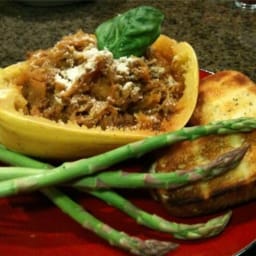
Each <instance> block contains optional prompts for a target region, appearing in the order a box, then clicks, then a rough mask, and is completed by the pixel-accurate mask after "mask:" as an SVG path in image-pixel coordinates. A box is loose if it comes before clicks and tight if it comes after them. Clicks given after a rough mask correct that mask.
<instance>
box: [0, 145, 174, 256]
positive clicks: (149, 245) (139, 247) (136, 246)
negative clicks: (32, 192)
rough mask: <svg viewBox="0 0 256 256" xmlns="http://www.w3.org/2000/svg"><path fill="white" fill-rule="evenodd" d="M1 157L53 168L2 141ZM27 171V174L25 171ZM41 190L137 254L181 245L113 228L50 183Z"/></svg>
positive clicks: (151, 254) (89, 226)
mask: <svg viewBox="0 0 256 256" xmlns="http://www.w3.org/2000/svg"><path fill="white" fill-rule="evenodd" d="M0 161H2V162H5V163H8V164H13V165H16V166H19V165H21V166H27V167H34V168H43V169H50V168H53V166H51V165H49V164H47V163H43V162H40V161H37V160H34V159H32V158H29V157H27V156H24V155H22V154H19V153H15V152H12V151H10V150H8V149H6V148H5V147H4V146H2V145H0ZM3 169H5V168H3ZM26 170H27V169H26ZM9 171H10V170H9ZM21 172H22V168H21ZM34 173H35V170H34V169H33V174H34ZM6 174H7V173H6ZM16 174H17V173H16ZM23 174H24V175H25V173H23ZM7 175H8V174H7ZM26 175H29V173H27V174H26ZM12 177H13V176H12ZM40 191H41V192H42V193H43V194H44V195H45V196H46V197H48V198H49V199H50V200H51V201H52V202H53V203H54V204H55V205H56V206H58V207H59V208H60V209H61V210H62V211H63V212H64V213H66V214H67V215H69V216H70V217H71V218H72V219H74V220H75V221H77V222H78V223H79V224H81V225H82V227H84V228H86V229H88V230H90V231H92V232H94V233H96V234H97V235H98V236H100V237H101V238H103V239H105V240H106V241H108V242H109V243H110V244H111V245H113V246H117V247H119V248H121V249H124V250H127V251H129V252H131V253H133V254H135V255H148V256H158V255H164V254H166V253H167V252H169V251H171V250H174V249H175V248H176V247H177V246H178V245H177V244H176V243H172V242H169V241H168V242H167V241H159V240H152V239H149V240H141V239H139V238H136V237H131V236H129V235H127V234H126V233H124V232H119V231H117V230H115V229H113V228H111V227H110V226H108V225H106V224H104V223H102V222H101V221H100V220H98V219H96V218H95V217H94V216H92V215H91V214H90V213H88V212H87V211H86V210H85V209H83V208H82V207H81V206H80V205H79V204H77V203H76V202H74V201H73V200H72V199H71V198H69V197H68V196H67V195H65V194H64V193H63V192H61V191H60V190H58V189H56V188H54V187H49V188H42V189H41V190H40Z"/></svg>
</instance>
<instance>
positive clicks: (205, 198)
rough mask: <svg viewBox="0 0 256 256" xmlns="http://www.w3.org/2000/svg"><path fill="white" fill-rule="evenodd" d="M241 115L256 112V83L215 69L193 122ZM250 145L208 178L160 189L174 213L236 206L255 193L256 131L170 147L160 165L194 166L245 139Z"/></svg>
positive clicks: (202, 86) (162, 168) (165, 168)
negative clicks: (230, 166)
mask: <svg viewBox="0 0 256 256" xmlns="http://www.w3.org/2000/svg"><path fill="white" fill-rule="evenodd" d="M241 116H248V117H249V116H250V117H256V86H255V84H254V83H253V82H252V81H251V80H250V79H249V78H248V77H246V76H245V75H243V74H241V73H239V72H236V71H224V72H219V73H216V74H215V75H212V76H210V77H208V78H206V79H205V80H203V81H202V83H201V84H200V86H199V100H198V104H197V107H196V109H195V112H194V114H193V116H192V119H191V124H193V125H203V124H206V123H209V122H212V121H217V120H223V119H231V118H236V117H241ZM246 143H247V144H249V145H250V148H249V150H248V151H247V153H246V155H245V157H244V158H243V160H242V161H241V163H240V164H239V165H238V166H237V167H236V168H235V169H233V170H231V171H229V172H227V173H226V174H223V175H221V176H219V177H216V178H214V179H211V180H208V181H202V182H197V183H194V184H192V185H189V186H186V187H183V188H180V189H176V190H171V191H168V190H163V189H160V190H158V191H157V195H158V197H159V199H160V200H161V201H162V202H163V204H164V205H165V206H166V208H167V209H168V210H169V212H170V213H171V214H173V215H175V216H183V217H189V216H197V215H202V214H208V213H213V212H217V211H219V210H223V209H227V208H230V207H234V206H236V205H238V204H241V203H245V202H247V201H249V200H252V199H255V198H256V131H254V132H251V133H243V134H233V135H225V136H224V135H223V136H217V135H212V136H208V137H203V138H200V139H198V140H195V141H186V142H182V143H179V144H176V145H173V146H172V147H170V148H169V149H168V150H167V151H166V152H165V153H164V154H163V155H162V156H161V157H160V158H159V159H158V160H157V162H156V165H155V170H156V171H158V172H167V171H170V170H177V169H191V168H192V167H194V166H198V165H201V164H204V163H207V162H208V161H210V160H211V159H214V158H216V156H217V155H219V154H221V153H224V152H227V151H229V150H231V149H233V148H236V147H239V146H241V145H244V144H246Z"/></svg>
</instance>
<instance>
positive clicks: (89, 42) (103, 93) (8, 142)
mask: <svg viewBox="0 0 256 256" xmlns="http://www.w3.org/2000/svg"><path fill="white" fill-rule="evenodd" d="M198 73H199V72H198V63H197V58H196V54H195V52H194V50H193V48H192V47H191V46H190V45H189V44H188V43H186V42H180V43H179V42H176V41H175V40H173V39H170V38H169V37H168V36H165V35H159V36H158V37H157V39H156V40H155V41H154V42H153V43H152V44H150V45H149V46H148V47H147V49H146V50H145V52H144V54H143V55H142V56H135V55H129V56H121V57H115V56H114V54H113V53H112V52H111V51H110V50H108V49H107V48H104V49H99V47H98V41H97V37H96V36H95V35H92V34H87V33H85V32H83V31H78V32H77V33H75V34H71V35H68V36H66V37H64V38H63V39H61V40H60V41H59V42H57V43H56V44H55V45H54V46H53V47H52V48H49V49H46V50H38V51H35V52H33V53H30V54H28V58H27V59H26V60H25V61H24V62H20V63H17V64H15V65H12V66H9V67H6V68H4V69H2V70H1V72H0V77H1V78H0V83H1V84H0V142H1V143H2V144H3V145H5V146H6V147H7V148H9V149H11V150H15V151H18V152H20V153H24V154H28V155H31V156H35V157H41V158H58V159H74V158H80V157H85V156H90V155H95V154H98V153H101V152H105V151H107V150H110V149H113V148H115V147H118V146H121V145H123V144H126V143H129V142H132V141H136V140H139V139H142V138H145V137H146V136H152V135H155V134H159V133H163V132H166V131H172V130H176V129H179V128H181V127H183V126H184V125H185V124H186V123H187V121H188V120H189V118H190V117H191V115H192V113H193V110H194V108H195V105H196V102H197V95H198V79H199V78H198Z"/></svg>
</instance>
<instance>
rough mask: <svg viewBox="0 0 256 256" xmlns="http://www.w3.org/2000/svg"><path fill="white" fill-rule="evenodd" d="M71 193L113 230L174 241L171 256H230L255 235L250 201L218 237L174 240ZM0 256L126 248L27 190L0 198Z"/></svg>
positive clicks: (156, 208)
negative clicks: (120, 246)
mask: <svg viewBox="0 0 256 256" xmlns="http://www.w3.org/2000/svg"><path fill="white" fill-rule="evenodd" d="M207 75H208V73H207V72H205V71H201V72H200V76H201V78H203V77H205V76H207ZM135 192H136V195H135ZM72 196H73V198H74V199H77V200H78V201H79V202H80V203H81V204H82V205H83V206H84V207H85V208H86V209H87V210H88V211H90V212H91V213H93V214H94V215H95V216H97V217H98V218H100V219H101V220H103V221H105V222H106V223H108V224H110V225H111V226H113V227H115V228H116V229H119V230H123V231H125V232H127V233H128V234H130V235H135V236H139V237H141V238H155V239H162V240H173V241H175V242H178V243H179V244H180V247H179V248H178V249H176V251H174V252H172V253H170V254H169V255H172V256H184V255H190V256H216V255H218V256H231V255H232V254H234V253H235V252H237V251H238V250H240V249H241V248H242V247H244V246H245V245H246V244H248V243H249V242H251V241H252V240H253V239H255V238H256V218H255V212H256V204H255V202H252V203H250V204H246V205H244V206H240V207H237V208H235V209H234V211H233V216H232V219H231V222H230V223H229V225H228V227H227V228H226V229H225V231H224V232H223V233H222V234H220V235H219V236H217V237H214V238H210V239H205V240H200V241H189V242H188V241H177V240H174V239H173V238H172V237H171V236H170V235H168V234H164V233H160V232H156V231H152V230H150V229H147V228H145V227H142V226H139V225H138V224H136V223H135V221H133V220H132V219H130V218H129V217H127V216H126V215H125V214H123V213H121V212H120V211H118V210H115V209H114V208H112V207H110V206H107V205H106V204H104V203H103V202H101V201H99V200H98V199H95V198H92V197H90V196H88V195H81V194H80V195H77V194H76V195H74V194H72ZM127 197H128V198H129V200H131V201H132V202H133V203H135V204H136V205H138V206H140V207H141V208H143V209H145V210H147V211H149V212H152V213H155V214H158V215H160V216H162V217H164V218H166V219H169V220H175V221H179V222H187V223H188V222H189V223H192V222H193V223H194V222H201V221H205V220H206V219H207V218H206V217H205V218H194V219H189V220H188V219H185V220H184V219H175V218H173V217H171V216H169V215H168V213H167V212H166V211H165V210H164V209H163V207H161V205H159V204H158V203H156V202H154V201H153V200H151V199H150V196H149V195H146V194H143V193H140V192H139V191H135V190H134V191H132V192H130V193H129V195H127ZM208 217H209V216H208ZM0 255H1V256H46V255H47V256H72V255H74V256H80V255H81V256H84V255H90V256H102V255H115V256H124V255H127V253H125V252H123V251H121V250H119V249H116V248H113V247H111V246H110V245H108V244H107V243H106V242H105V241H103V240H101V239H100V238H98V237H97V236H96V235H94V234H93V233H91V232H88V231H87V230H85V229H83V228H82V227H81V226H80V225H79V224H77V223H75V222H74V221H73V220H72V219H70V218H69V217H68V216H66V215H65V214H64V213H62V212H61V211H60V210H59V209H58V208H56V207H55V206H53V205H52V204H51V203H50V202H49V201H48V200H47V199H45V198H44V197H43V196H42V195H41V194H39V193H33V194H29V195H22V196H15V197H12V198H2V199H0Z"/></svg>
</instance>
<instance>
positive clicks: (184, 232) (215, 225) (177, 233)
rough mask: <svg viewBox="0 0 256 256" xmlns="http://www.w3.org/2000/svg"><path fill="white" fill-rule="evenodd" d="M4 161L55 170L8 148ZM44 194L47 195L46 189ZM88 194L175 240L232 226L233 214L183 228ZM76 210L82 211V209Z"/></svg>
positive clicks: (106, 194) (111, 196)
mask: <svg viewBox="0 0 256 256" xmlns="http://www.w3.org/2000/svg"><path fill="white" fill-rule="evenodd" d="M243 148H246V147H243ZM240 151H241V150H240ZM244 151H245V150H244ZM240 153H241V152H240ZM233 155H236V154H233ZM219 159H220V158H219ZM224 159H225V158H224ZM0 161H3V162H6V163H8V164H12V165H16V166H27V167H35V168H36V167H37V168H50V167H51V166H49V165H47V164H44V163H42V162H39V161H37V160H34V159H32V158H29V157H27V156H24V155H21V154H19V153H15V152H12V151H9V150H7V149H5V148H4V147H0ZM215 162H216V160H215ZM221 162H222V161H221ZM211 165H212V166H214V164H213V163H211ZM51 168H53V167H51ZM3 170H5V169H1V172H0V175H1V178H3V177H6V178H10V177H9V174H10V173H11V174H12V172H10V170H7V172H4V173H3ZM35 171H39V170H34V169H33V171H32V173H26V172H23V169H22V168H20V173H19V171H17V172H14V174H12V177H15V176H14V175H15V174H17V175H20V174H22V175H23V176H24V175H30V174H35ZM49 189H50V188H48V194H47V195H48V196H51V194H49V192H50V191H49ZM43 190H44V191H45V189H43ZM55 190H56V189H55ZM86 192H89V193H90V194H91V195H93V196H96V197H98V198H100V199H101V200H103V201H105V202H107V203H108V204H110V205H112V206H114V207H116V208H118V209H120V210H122V211H124V212H125V213H127V214H128V215H129V216H130V217H132V218H134V219H135V220H136V221H137V222H138V223H139V224H143V225H145V226H147V227H149V228H152V229H155V230H158V231H162V232H167V233H171V234H173V236H174V237H176V238H179V239H199V238H206V237H211V236H215V235H217V234H219V233H220V232H222V231H223V229H224V228H225V226H226V224H227V223H228V221H229V219H230V217H231V212H229V213H227V214H224V215H222V216H220V217H217V218H213V219H210V220H209V221H207V222H206V223H198V224H191V225H188V224H179V223H175V222H170V221H167V220H165V219H163V218H161V217H158V216H157V215H154V214H153V215H151V214H149V213H147V212H145V211H143V210H141V209H139V208H138V207H136V206H135V205H133V204H132V203H130V202H129V201H128V200H126V199H125V198H123V197H121V196H120V195H118V194H117V193H115V192H114V191H105V190H99V191H96V190H94V191H86ZM50 199H51V200H53V201H54V200H55V196H53V197H52V196H51V197H50ZM58 204H59V203H58ZM66 205H67V204H66V203H65V201H64V200H63V205H59V207H60V208H61V209H65V210H64V211H65V212H67V213H68V214H69V215H71V214H72V212H73V211H72V209H70V211H69V209H66ZM76 209H79V206H78V207H77V208H76Z"/></svg>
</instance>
